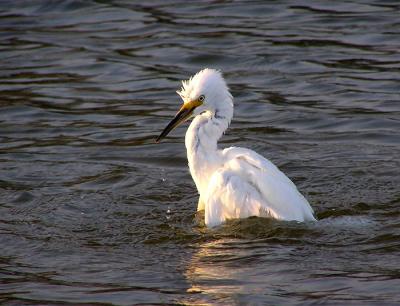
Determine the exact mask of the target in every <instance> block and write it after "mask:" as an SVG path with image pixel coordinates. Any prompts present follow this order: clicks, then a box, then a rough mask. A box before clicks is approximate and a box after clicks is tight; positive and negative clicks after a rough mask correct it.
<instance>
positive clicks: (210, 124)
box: [185, 102, 233, 192]
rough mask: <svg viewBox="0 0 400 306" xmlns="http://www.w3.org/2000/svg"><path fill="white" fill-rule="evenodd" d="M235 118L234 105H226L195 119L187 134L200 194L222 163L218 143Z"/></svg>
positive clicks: (189, 152) (189, 153)
mask: <svg viewBox="0 0 400 306" xmlns="http://www.w3.org/2000/svg"><path fill="white" fill-rule="evenodd" d="M232 116H233V105H232V102H231V103H226V106H225V107H224V108H219V109H217V110H216V111H215V112H210V111H207V112H204V113H202V114H200V115H198V116H196V118H194V119H193V121H192V123H191V124H190V126H189V129H188V131H187V132H186V137H185V145H186V150H187V157H188V161H189V168H190V173H191V174H192V177H193V180H194V181H195V183H196V186H197V189H198V191H199V192H200V190H202V188H205V186H206V185H207V183H208V180H209V179H210V178H209V177H207V175H209V174H210V173H213V172H214V170H215V169H216V167H217V166H218V165H219V163H220V158H221V157H220V153H219V152H218V147H217V142H218V140H219V138H221V136H222V134H223V133H224V132H225V130H226V129H227V128H228V126H229V123H230V121H231V119H232Z"/></svg>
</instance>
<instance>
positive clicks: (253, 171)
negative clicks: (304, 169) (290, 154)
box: [220, 148, 315, 221]
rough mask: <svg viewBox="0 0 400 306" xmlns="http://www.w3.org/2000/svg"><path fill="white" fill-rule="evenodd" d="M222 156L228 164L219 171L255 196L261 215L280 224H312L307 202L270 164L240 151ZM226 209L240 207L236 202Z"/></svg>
mask: <svg viewBox="0 0 400 306" xmlns="http://www.w3.org/2000/svg"><path fill="white" fill-rule="evenodd" d="M222 154H223V157H224V159H225V160H226V161H227V162H225V164H224V166H223V168H222V169H221V170H220V171H221V172H222V173H229V174H230V175H231V176H232V175H235V176H237V177H238V180H239V179H240V183H241V184H243V186H250V187H251V188H252V191H253V192H255V193H257V194H258V195H257V199H259V202H260V205H261V206H260V207H259V211H260V212H262V211H264V212H266V213H267V214H268V215H271V216H273V217H274V218H277V219H281V220H297V221H305V220H315V218H314V216H313V210H312V208H311V206H310V204H309V203H308V201H307V200H306V199H305V198H304V197H303V195H302V194H301V193H300V192H299V191H298V190H297V188H296V186H295V185H294V184H293V182H292V181H291V180H290V179H289V178H288V177H287V176H286V175H285V174H284V173H283V172H281V171H280V170H279V169H278V168H277V167H276V166H275V165H274V164H273V163H271V162H270V161H269V160H267V159H265V158H264V157H262V156H261V155H259V154H257V153H256V152H254V151H251V150H248V149H243V148H229V149H225V150H224V151H223V152H222ZM238 186H240V184H239V183H238ZM246 188H247V187H246ZM229 205H239V204H238V202H236V204H232V203H230V204H229ZM257 215H261V213H260V214H257Z"/></svg>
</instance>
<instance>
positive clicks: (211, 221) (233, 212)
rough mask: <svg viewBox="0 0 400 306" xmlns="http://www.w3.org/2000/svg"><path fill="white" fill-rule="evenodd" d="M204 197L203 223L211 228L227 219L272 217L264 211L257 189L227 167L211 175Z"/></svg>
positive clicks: (267, 211) (269, 212) (266, 210)
mask: <svg viewBox="0 0 400 306" xmlns="http://www.w3.org/2000/svg"><path fill="white" fill-rule="evenodd" d="M208 186H209V187H208V189H207V194H206V196H205V223H206V225H207V226H210V227H213V226H217V225H220V224H221V223H223V222H225V221H226V220H227V219H235V218H247V217H250V216H260V215H261V212H264V213H265V216H267V215H269V214H270V215H272V216H273V217H278V216H275V215H273V213H274V212H273V211H269V210H268V208H267V209H264V206H265V205H263V201H262V198H261V196H260V192H259V191H258V190H257V187H256V186H254V185H252V184H251V183H250V182H249V181H248V180H246V179H243V178H242V177H241V176H239V175H237V173H236V171H232V170H231V169H230V168H229V167H222V168H220V169H218V170H217V171H215V172H214V174H213V175H212V177H211V179H210V182H209V185H208Z"/></svg>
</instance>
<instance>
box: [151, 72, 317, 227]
mask: <svg viewBox="0 0 400 306" xmlns="http://www.w3.org/2000/svg"><path fill="white" fill-rule="evenodd" d="M177 93H178V94H179V95H180V96H181V98H182V100H183V104H182V106H181V108H180V110H179V111H178V113H177V114H176V115H175V117H174V118H173V119H172V121H171V122H170V123H169V124H168V125H167V127H166V128H165V129H164V130H163V131H162V133H161V134H160V136H158V138H157V139H156V142H159V141H160V140H161V139H162V138H164V137H165V136H167V135H168V133H169V132H170V131H172V130H173V129H174V128H175V127H177V126H178V125H179V124H181V123H182V122H185V121H186V120H188V119H189V118H191V117H194V119H193V121H192V123H191V124H190V126H189V129H188V130H187V132H186V137H185V145H186V149H187V158H188V161H189V169H190V173H191V175H192V178H193V180H194V182H195V184H196V187H197V190H198V192H199V194H200V197H199V203H198V207H197V210H203V209H204V210H205V223H206V225H207V226H209V227H213V226H217V225H220V224H221V223H223V222H224V221H226V220H227V219H234V218H247V217H250V216H260V217H272V218H275V219H278V220H288V221H289V220H296V221H315V218H314V216H313V210H312V208H311V206H310V204H309V203H308V202H307V200H306V199H305V198H304V196H303V195H302V194H301V193H300V192H299V191H298V190H297V188H296V186H295V185H294V184H293V182H292V181H291V180H290V179H289V178H288V177H287V176H286V175H285V174H284V173H283V172H281V171H280V170H279V169H278V168H277V167H276V166H275V165H274V164H273V163H272V162H270V161H269V160H267V159H265V158H264V157H262V156H261V155H259V154H257V153H256V152H254V151H252V150H249V149H244V148H238V147H231V148H226V149H223V150H219V149H218V148H217V141H218V139H219V138H220V137H221V136H222V134H223V133H224V132H225V130H226V129H227V128H228V126H229V124H230V121H231V119H232V116H233V97H232V95H231V94H230V92H229V89H228V87H227V85H226V83H225V80H224V78H223V77H222V75H221V73H220V72H219V71H217V70H214V69H203V70H201V71H200V72H198V73H197V74H195V75H194V76H193V77H192V78H190V79H189V80H188V81H183V82H182V89H181V90H180V91H177Z"/></svg>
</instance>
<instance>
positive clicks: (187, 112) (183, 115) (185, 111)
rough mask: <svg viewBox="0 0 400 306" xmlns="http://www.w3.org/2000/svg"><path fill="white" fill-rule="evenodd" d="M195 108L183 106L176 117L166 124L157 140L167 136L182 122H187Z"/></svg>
mask: <svg viewBox="0 0 400 306" xmlns="http://www.w3.org/2000/svg"><path fill="white" fill-rule="evenodd" d="M193 109H194V108H186V107H185V105H183V106H182V107H181V109H180V110H179V112H178V113H177V114H176V115H175V117H174V119H172V120H171V122H170V123H168V125H167V126H166V128H165V129H164V130H163V131H162V133H161V134H160V136H158V137H157V139H156V142H157V143H158V142H160V140H161V139H163V138H165V136H167V135H168V134H169V132H171V131H172V130H173V129H174V128H176V127H177V126H178V125H180V124H181V123H183V122H185V121H186V119H188V118H189V117H190V116H191V115H192V112H193Z"/></svg>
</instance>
